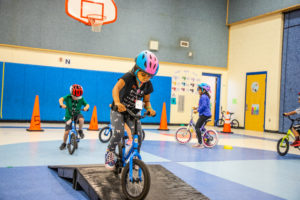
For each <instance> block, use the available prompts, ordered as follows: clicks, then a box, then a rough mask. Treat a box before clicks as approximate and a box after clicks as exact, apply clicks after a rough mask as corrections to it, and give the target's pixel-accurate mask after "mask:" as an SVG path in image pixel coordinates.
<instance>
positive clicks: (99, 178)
mask: <svg viewBox="0 0 300 200" xmlns="http://www.w3.org/2000/svg"><path fill="white" fill-rule="evenodd" d="M147 167H148V168H149V171H150V175H151V188H150V191H149V193H148V196H147V197H146V200H152V199H153V200H157V199H172V200H176V199H178V200H179V199H180V200H181V199H190V200H192V199H193V200H194V199H195V200H202V199H208V198H207V197H206V196H204V195H203V194H201V193H200V192H198V191H197V190H196V189H194V188H193V187H191V186H190V185H188V184H187V183H185V182H184V181H183V180H181V179H180V178H178V177H177V176H175V175H174V174H173V173H171V172H170V171H168V170H167V169H165V168H164V167H162V166H161V165H147ZM49 168H51V169H55V170H57V171H58V175H59V176H60V177H64V178H71V179H73V187H74V189H77V190H78V189H83V190H84V191H85V192H86V193H87V195H88V196H89V197H90V198H91V199H95V200H96V199H101V200H115V199H125V197H124V195H123V192H122V188H121V184H120V175H119V176H116V175H115V174H114V173H113V172H111V171H108V170H107V169H106V168H105V167H104V165H66V166H49Z"/></svg>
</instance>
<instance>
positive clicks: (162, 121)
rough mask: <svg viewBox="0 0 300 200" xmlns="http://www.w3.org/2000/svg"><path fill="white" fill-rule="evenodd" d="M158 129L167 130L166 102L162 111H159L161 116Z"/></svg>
mask: <svg viewBox="0 0 300 200" xmlns="http://www.w3.org/2000/svg"><path fill="white" fill-rule="evenodd" d="M158 130H163V131H168V130H169V129H168V122H167V109H166V103H165V102H164V104H163V108H162V112H161V118H160V126H159V129H158Z"/></svg>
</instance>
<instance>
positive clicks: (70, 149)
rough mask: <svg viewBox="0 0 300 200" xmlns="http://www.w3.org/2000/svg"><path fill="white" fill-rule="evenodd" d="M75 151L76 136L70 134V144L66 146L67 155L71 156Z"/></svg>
mask: <svg viewBox="0 0 300 200" xmlns="http://www.w3.org/2000/svg"><path fill="white" fill-rule="evenodd" d="M75 149H77V139H76V135H75V134H74V133H72V134H71V142H70V143H69V144H68V150H69V153H70V154H71V155H72V154H73V153H74V151H75Z"/></svg>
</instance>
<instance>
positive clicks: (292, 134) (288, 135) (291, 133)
mask: <svg viewBox="0 0 300 200" xmlns="http://www.w3.org/2000/svg"><path fill="white" fill-rule="evenodd" d="M289 119H291V118H290V117H289ZM294 122H295V121H292V124H291V126H290V128H289V130H288V131H287V133H286V135H285V136H283V140H281V143H280V146H281V145H282V144H283V141H284V139H287V141H288V142H289V141H290V137H291V138H293V140H295V135H294V133H293V131H292V127H293V125H294Z"/></svg>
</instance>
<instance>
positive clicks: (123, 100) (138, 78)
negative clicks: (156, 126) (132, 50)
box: [105, 51, 159, 170]
mask: <svg viewBox="0 0 300 200" xmlns="http://www.w3.org/2000/svg"><path fill="white" fill-rule="evenodd" d="M158 69H159V63H158V59H157V58H156V56H155V55H154V54H153V53H152V52H150V51H142V52H141V53H140V54H139V55H138V56H137V57H136V59H135V66H134V67H133V68H132V70H131V71H130V72H127V73H125V74H124V75H123V76H122V77H121V78H120V79H119V80H118V82H117V83H116V85H115V86H114V88H113V91H112V96H113V103H112V108H113V107H114V106H117V107H118V110H117V111H114V110H111V112H110V121H111V125H112V128H113V136H112V138H111V140H110V143H109V144H108V147H107V151H106V154H105V167H106V168H108V169H110V170H114V169H115V159H114V152H115V148H116V146H117V144H118V143H119V142H120V140H121V138H122V137H123V136H124V124H125V123H126V124H127V125H128V127H129V128H130V129H131V132H132V133H133V132H134V123H133V120H132V119H130V118H129V117H126V118H124V116H125V114H126V110H127V109H129V110H131V111H132V112H133V113H138V112H139V111H140V110H142V109H143V107H142V106H143V104H144V108H145V109H146V110H147V111H149V113H150V116H154V115H155V114H156V112H155V111H154V110H153V109H152V107H151V103H150V94H151V93H152V92H153V87H152V83H151V81H150V79H151V78H152V77H153V76H155V75H156V74H157V72H158ZM137 131H138V134H139V135H140V134H141V122H140V121H139V120H138V127H137Z"/></svg>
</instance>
